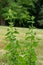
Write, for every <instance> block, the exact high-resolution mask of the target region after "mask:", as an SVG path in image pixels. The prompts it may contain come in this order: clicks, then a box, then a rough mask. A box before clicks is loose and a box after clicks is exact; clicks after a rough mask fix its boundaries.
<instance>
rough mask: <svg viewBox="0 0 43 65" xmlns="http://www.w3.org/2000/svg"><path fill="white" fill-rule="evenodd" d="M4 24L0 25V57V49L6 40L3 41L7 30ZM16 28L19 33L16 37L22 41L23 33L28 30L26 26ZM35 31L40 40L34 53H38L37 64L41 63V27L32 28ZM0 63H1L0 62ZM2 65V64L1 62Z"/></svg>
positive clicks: (42, 40)
mask: <svg viewBox="0 0 43 65" xmlns="http://www.w3.org/2000/svg"><path fill="white" fill-rule="evenodd" d="M7 28H8V27H6V26H0V57H1V56H2V54H1V53H2V52H3V51H2V52H1V50H3V49H4V47H5V46H6V44H7V42H6V41H5V34H6V32H7ZM17 30H18V32H19V34H18V35H17V39H18V40H20V41H24V38H25V33H26V32H27V31H28V28H18V27H17ZM34 30H35V31H36V33H37V37H39V38H40V39H41V40H40V42H39V44H38V47H37V48H36V53H37V55H38V60H37V65H43V29H34ZM0 65H1V64H0ZM2 65H3V64H2Z"/></svg>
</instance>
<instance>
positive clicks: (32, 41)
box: [25, 25, 38, 65]
mask: <svg viewBox="0 0 43 65" xmlns="http://www.w3.org/2000/svg"><path fill="white" fill-rule="evenodd" d="M32 26H33V25H32ZM25 40H26V45H27V51H28V61H27V63H28V65H36V61H37V54H36V51H35V47H37V45H38V38H37V37H36V32H35V30H34V29H33V27H30V28H29V31H28V32H27V33H26V37H25Z"/></svg>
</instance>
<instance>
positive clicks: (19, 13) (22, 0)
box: [0, 0, 43, 28]
mask: <svg viewBox="0 0 43 65" xmlns="http://www.w3.org/2000/svg"><path fill="white" fill-rule="evenodd" d="M9 12H11V13H12V14H13V17H12V20H13V21H14V25H15V26H18V27H29V25H31V24H33V25H34V26H36V27H40V28H43V1H42V0H0V25H1V24H2V25H9V24H8V21H9V22H10V20H9V16H8V13H9ZM12 14H10V15H12ZM5 18H6V19H5ZM33 19H34V20H33Z"/></svg>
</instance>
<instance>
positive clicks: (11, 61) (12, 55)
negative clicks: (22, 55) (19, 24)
mask: <svg viewBox="0 0 43 65" xmlns="http://www.w3.org/2000/svg"><path fill="white" fill-rule="evenodd" d="M3 15H5V16H3V17H4V18H5V20H10V22H9V27H8V29H7V33H6V35H5V39H6V41H7V45H6V47H5V49H6V51H7V53H6V54H5V56H6V57H7V62H6V63H7V64H8V65H15V64H17V62H18V60H17V57H18V56H19V54H18V51H17V48H18V47H19V44H18V40H17V39H16V35H17V34H18V33H19V32H18V31H17V29H16V28H15V27H14V23H13V19H15V17H14V11H13V10H11V9H9V10H8V11H7V12H5V13H4V14H3Z"/></svg>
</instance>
